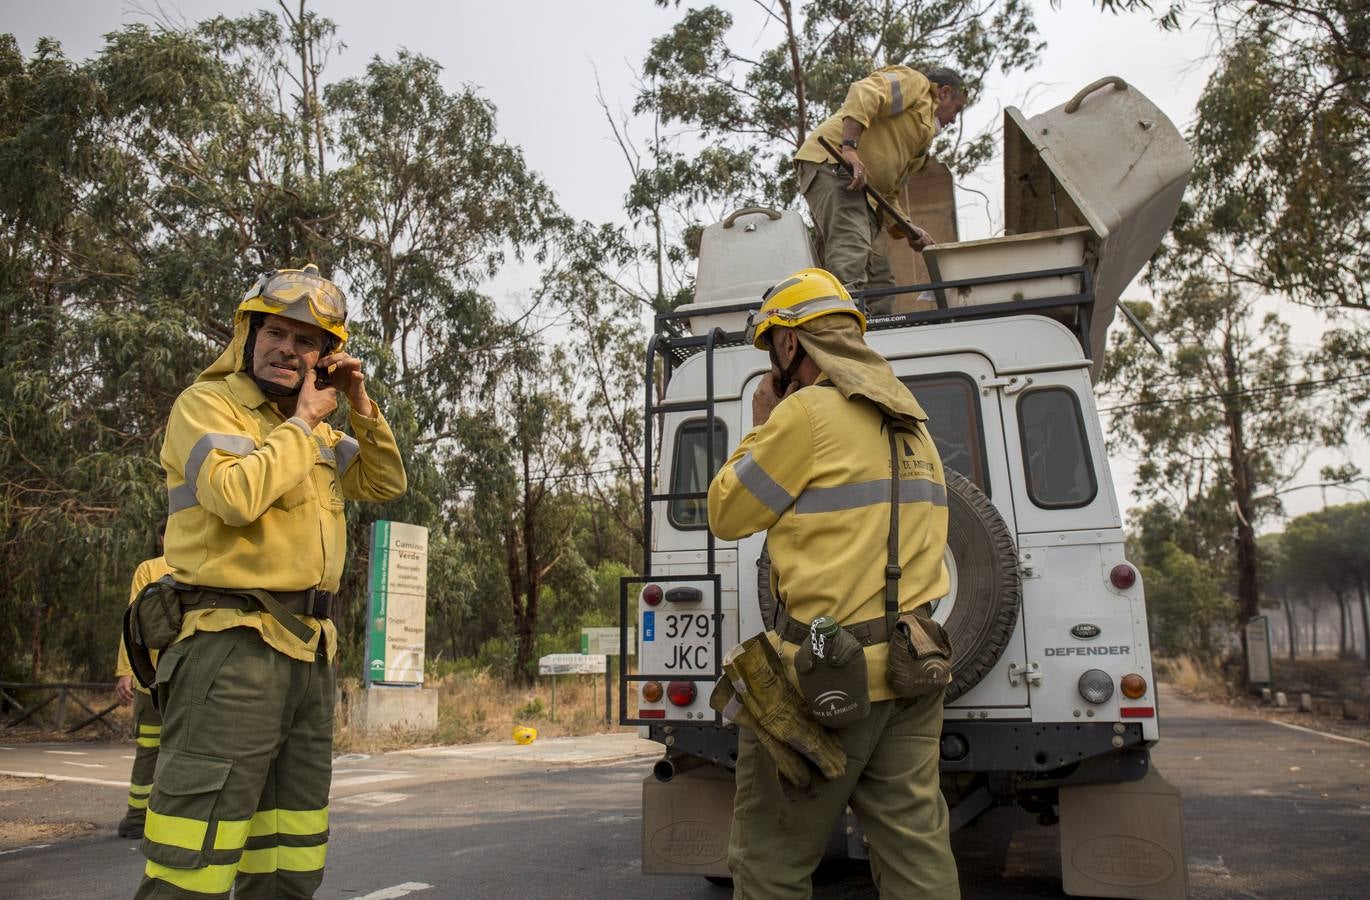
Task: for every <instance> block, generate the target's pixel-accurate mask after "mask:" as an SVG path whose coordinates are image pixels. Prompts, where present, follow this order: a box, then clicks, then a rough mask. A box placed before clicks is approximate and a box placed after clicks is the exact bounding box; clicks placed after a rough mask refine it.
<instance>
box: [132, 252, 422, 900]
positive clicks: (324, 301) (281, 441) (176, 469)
mask: <svg viewBox="0 0 1370 900" xmlns="http://www.w3.org/2000/svg"><path fill="white" fill-rule="evenodd" d="M346 317H347V305H346V299H345V298H344V296H343V294H342V292H341V291H340V290H339V289H338V287H337V286H336V285H334V284H333V283H332V282H331V281H329V280H327V279H325V278H323V277H322V276H321V275H320V274H319V270H318V269H317V268H316V267H314V266H306V267H305V268H304V269H280V270H277V271H274V272H270V273H267V274H265V275H263V276H262V277H261V278H259V279H258V280H257V282H256V283H255V284H254V285H253V286H252V288H251V289H250V290H249V291H248V292H247V294H246V296H245V297H244V299H243V301H242V303H241V304H240V305H239V306H238V310H237V313H236V315H235V316H234V322H233V339H232V341H231V342H230V344H229V346H228V348H227V349H226V350H225V351H224V353H223V355H221V356H220V357H219V359H218V360H217V361H216V362H214V363H213V364H212V365H211V366H210V367H209V368H208V369H206V370H205V371H204V372H202V373H201V374H200V377H199V378H198V379H197V380H196V382H195V383H194V384H193V385H191V386H190V387H189V388H187V389H186V390H185V391H184V392H182V393H181V395H180V396H179V397H178V398H177V399H176V403H175V405H174V406H173V407H172V411H171V417H170V420H169V421H168V423H167V435H166V440H165V442H164V444H163V445H162V452H161V461H162V467H163V469H164V470H165V471H166V476H167V493H168V512H169V515H170V518H169V521H168V524H167V533H166V559H167V563H168V564H169V565H170V567H171V579H166V580H163V581H161V582H157V583H156V586H155V588H154V589H152V590H150V591H148V592H144V594H143V595H142V596H140V597H139V599H138V601H137V605H136V607H135V618H136V620H137V630H138V632H139V633H140V634H141V635H143V637H144V638H146V637H147V636H148V635H155V634H158V633H159V631H161V630H168V629H170V630H173V631H174V635H175V639H174V640H171V641H169V643H170V645H169V646H168V647H167V648H166V649H165V650H164V651H163V652H162V654H161V658H160V659H159V660H158V661H157V668H156V679H155V685H154V687H155V691H156V694H157V698H158V702H159V704H160V706H161V708H162V710H163V716H164V719H165V723H164V725H163V728H162V745H161V759H160V760H159V761H158V764H157V775H156V780H155V783H154V786H153V789H152V796H151V799H150V800H149V802H148V810H147V823H146V827H145V831H144V836H143V843H142V849H143V852H144V854H145V855H146V856H147V860H148V861H147V867H146V870H145V875H144V878H143V881H142V884H141V885H140V887H139V889H138V892H137V895H136V896H137V897H139V898H152V897H178V898H189V897H194V898H199V900H203V898H208V897H227V896H228V893H229V890H230V889H233V890H234V894H235V896H236V897H238V898H254V897H310V896H313V894H314V891H315V890H316V889H317V888H318V886H319V884H320V882H321V881H322V879H323V867H324V857H325V853H326V848H327V842H328V789H329V783H330V780H331V756H332V743H333V685H334V674H333V666H332V661H333V657H334V654H335V653H336V652H337V630H336V628H335V627H334V624H333V618H334V615H335V613H336V608H335V605H334V596H333V592H334V591H336V590H337V588H338V584H339V579H340V577H341V575H342V569H343V561H344V558H345V551H346V537H347V532H346V522H345V520H344V517H343V500H344V498H352V499H359V500H371V501H384V500H390V499H394V498H396V497H399V496H400V495H401V494H403V493H404V491H405V487H406V481H405V472H404V464H403V462H402V460H401V458H400V453H399V448H398V447H397V446H396V443H395V436H394V434H393V433H392V432H391V430H390V426H389V425H388V424H387V423H386V421H385V419H384V418H383V417H382V416H381V413H380V410H379V409H378V408H377V406H376V404H375V403H374V402H372V400H371V398H370V397H369V396H368V394H367V390H366V380H365V377H364V375H363V373H362V364H361V362H360V361H359V360H357V359H356V358H355V357H352V356H350V355H348V354H347V353H346V352H344V350H343V347H344V346H345V344H346V341H347V327H346ZM339 394H342V395H344V396H346V397H347V401H348V404H349V406H350V415H349V422H350V424H351V429H352V432H353V434H354V435H355V437H351V436H348V435H346V434H343V433H342V432H340V431H337V430H335V429H334V428H332V427H331V426H329V425H328V424H327V423H326V422H325V421H324V420H325V419H326V418H327V417H328V416H329V415H330V414H331V413H332V412H333V411H334V410H335V409H336V408H337V404H338V395H339ZM159 618H160V619H162V620H163V621H158V619H159ZM148 646H155V644H154V643H148ZM137 667H138V666H137V664H136V663H135V670H136V669H137Z"/></svg>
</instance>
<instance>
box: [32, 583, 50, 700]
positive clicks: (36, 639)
mask: <svg viewBox="0 0 1370 900" xmlns="http://www.w3.org/2000/svg"><path fill="white" fill-rule="evenodd" d="M46 606H47V604H46V603H44V602H43V598H42V597H41V596H39V597H37V598H36V599H35V600H34V603H33V638H32V643H31V644H30V647H29V649H30V651H31V653H32V657H33V658H32V659H31V660H30V665H29V678H30V679H32V680H33V681H42V680H43V679H42V678H40V677H38V672H39V670H40V669H41V668H42V667H43V609H44V607H46Z"/></svg>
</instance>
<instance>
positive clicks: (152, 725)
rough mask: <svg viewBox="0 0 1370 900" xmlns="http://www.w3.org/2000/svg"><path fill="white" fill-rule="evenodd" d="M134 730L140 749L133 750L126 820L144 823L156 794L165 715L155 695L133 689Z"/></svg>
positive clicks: (137, 823) (131, 823)
mask: <svg viewBox="0 0 1370 900" xmlns="http://www.w3.org/2000/svg"><path fill="white" fill-rule="evenodd" d="M133 733H134V735H135V736H136V743H137V749H136V750H134V751H133V773H132V774H131V775H129V779H128V812H127V813H125V814H124V821H125V822H127V823H128V824H130V825H141V824H143V819H144V817H146V816H147V801H148V797H149V796H150V795H151V794H152V775H153V773H154V772H156V771H157V748H158V747H159V746H160V745H161V743H162V714H161V713H159V712H157V707H155V706H153V705H152V698H151V697H150V696H148V695H147V694H145V693H143V692H142V691H139V690H135V691H134V692H133Z"/></svg>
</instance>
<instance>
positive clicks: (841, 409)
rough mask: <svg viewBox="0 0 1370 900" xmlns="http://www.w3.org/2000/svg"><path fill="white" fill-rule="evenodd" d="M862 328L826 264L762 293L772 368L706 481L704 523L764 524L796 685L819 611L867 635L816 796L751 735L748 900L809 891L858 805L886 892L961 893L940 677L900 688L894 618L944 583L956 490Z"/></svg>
mask: <svg viewBox="0 0 1370 900" xmlns="http://www.w3.org/2000/svg"><path fill="white" fill-rule="evenodd" d="M865 325H866V322H865V318H864V316H862V314H861V313H860V311H859V310H857V308H856V307H855V305H854V304H853V303H852V300H851V297H850V296H849V295H848V294H847V292H846V290H845V289H844V288H843V287H842V285H841V284H840V283H838V281H837V279H836V278H835V277H834V276H833V275H832V274H830V273H828V272H826V271H823V270H821V269H805V270H802V271H800V272H797V273H795V275H793V276H791V277H790V278H788V279H786V280H785V281H782V282H780V283H779V284H777V285H776V286H775V287H773V288H771V290H770V291H768V292H767V294H766V298H765V302H764V303H763V304H762V306H761V309H760V310H758V311H757V312H756V313H755V314H753V319H752V321H751V323H750V325H749V331H750V332H751V337H752V340H753V343H754V344H755V345H756V346H757V347H758V348H763V349H767V350H769V352H770V355H771V362H772V366H773V368H772V370H771V372H770V373H769V374H768V375H766V376H763V377H762V378H761V382H760V385H759V386H758V387H757V390H756V392H755V394H754V395H753V397H752V423H753V428H752V430H751V431H750V432H748V433H747V434H746V435H745V436H744V437H743V438H742V441H741V443H740V444H739V445H738V447H737V449H736V450H734V451H733V453H732V455H731V457H729V459H728V461H727V462H726V463H725V464H724V465H723V467H722V468H721V469H720V470H719V472H718V474H717V476H715V478H714V480H713V483H712V484H710V486H709V527H710V528H711V529H712V530H713V532H714V533H715V534H716V535H717V536H718V537H720V538H722V539H724V540H736V539H739V538H742V537H744V536H746V535H749V534H754V533H756V532H758V531H761V530H763V529H769V532H768V536H767V541H768V544H769V547H770V554H771V566H772V590H773V592H774V594H775V596H777V598H778V599H779V600H780V601H781V602H782V603H783V604H784V608H783V611H782V612H781V613H780V615H779V617H778V620H777V623H776V628H777V631H776V632H770V633H768V634H767V635H766V637H767V638H768V639H769V640H770V641H771V643H772V645H774V646H775V647H776V648H777V649H778V651H779V656H780V658H781V659H782V660H783V661H784V665H785V668H786V670H787V671H786V675H787V676H788V677H789V678H790V680H791V681H792V682H794V683H796V684H797V683H798V681H799V679H798V677H797V676H796V674H795V657H796V653H797V652H798V651H799V648H800V646H801V645H802V644H804V642H805V641H806V640H807V639H808V637H809V623H811V622H812V621H813V620H814V619H816V618H818V617H820V616H830V617H832V618H834V619H836V621H837V623H838V624H839V625H841V626H843V627H844V628H846V629H847V630H848V632H849V633H850V634H852V635H853V636H855V637H857V639H858V640H859V641H860V643H861V644H862V645H863V651H864V656H865V662H866V675H867V679H866V685H865V688H866V690H867V691H868V693H869V700H870V711H869V713H868V714H867V715H866V716H865V717H864V718H863V719H861V720H860V721H857V722H855V723H853V724H849V725H847V726H846V727H844V728H842V729H841V730H839V731H836V732H835V734H837V736H838V737H839V738H840V740H841V742H842V745H843V749H844V750H845V751H846V756H847V765H846V771H845V772H844V773H843V774H841V775H840V776H838V777H836V778H834V779H832V780H830V781H822V780H817V779H816V782H817V783H816V786H815V788H814V790H813V791H812V792H811V793H810V795H809V796H806V797H800V798H799V799H795V800H792V799H789V797H787V795H786V792H785V791H783V790H782V787H781V784H780V780H779V778H778V776H777V770H776V766H775V764H774V762H773V761H772V759H771V757H770V756H769V755H768V754H767V753H766V752H765V751H764V750H763V749H761V747H760V745H759V743H758V740H757V738H756V736H755V735H754V734H753V733H752V732H751V731H750V730H748V729H745V728H744V729H742V730H741V736H740V745H739V748H738V759H737V770H736V773H737V794H736V799H735V802H734V808H733V823H732V838H731V841H730V845H729V852H728V864H729V868H730V869H731V871H732V875H733V885H734V896H735V897H738V898H766V900H781V898H807V897H808V896H810V892H811V885H810V875H811V873H812V872H813V870H814V868H815V867H816V866H817V864H818V862H819V860H820V858H821V857H822V854H823V849H824V846H825V845H826V844H827V842H828V837H829V835H830V834H831V832H832V830H833V827H834V826H835V824H836V823H837V822H838V820H839V817H840V816H841V815H842V814H843V811H844V808H845V807H846V806H847V805H848V804H849V803H850V805H851V806H852V808H853V809H854V810H855V811H856V813H857V815H858V816H859V817H860V819H861V824H862V826H863V827H864V828H865V832H866V837H867V839H868V840H869V842H870V848H871V870H872V873H873V876H874V878H875V882H876V885H877V886H878V888H879V890H880V894H881V896H883V897H899V898H938V900H947V898H956V897H958V896H959V887H958V881H957V875H956V864H955V860H954V859H953V858H952V855H951V844H950V835H949V828H948V823H949V819H948V814H947V806H946V802H945V801H944V800H943V798H942V794H941V791H940V790H939V786H938V747H939V741H940V737H941V729H942V698H943V695H944V692H945V690H944V687H945V682H943V683H942V686H941V687H938V688H936V689H934V690H931V691H930V692H927V693H924V694H923V695H922V696H921V697H918V698H917V699H896V692H895V690H894V689H893V688H892V686H891V684H890V683H889V680H888V679H887V660H888V659H889V658H890V654H891V652H892V651H891V644H890V643H888V641H889V639H890V630H889V628H888V627H887V623H888V622H889V618H888V617H886V616H885V615H883V614H884V613H885V612H886V610H887V607H888V608H891V609H892V608H893V607H894V605H895V599H894V598H895V596H896V593H897V608H898V610H899V612H901V613H903V614H904V617H905V618H907V615H908V614H909V613H911V612H912V611H914V610H916V609H918V608H919V607H921V606H923V605H924V604H927V603H929V602H930V601H932V600H934V599H937V598H939V597H941V596H943V595H945V594H946V592H947V590H948V576H947V572H946V567H945V565H944V563H943V550H944V548H945V546H946V536H947V506H946V486H945V482H944V479H943V473H942V464H941V460H940V459H939V457H938V455H937V450H936V448H935V447H934V445H933V443H932V439H931V437H930V435H929V433H928V430H927V427H926V425H925V421H926V418H927V417H926V415H925V414H924V412H923V410H922V408H921V407H920V406H919V405H918V402H917V400H915V399H914V397H913V395H912V394H911V393H910V392H909V390H908V388H907V387H905V386H904V385H903V384H902V383H901V382H899V381H898V379H896V378H895V376H894V373H893V371H892V370H891V369H890V366H889V363H887V362H886V361H885V360H884V359H883V358H881V357H880V356H879V355H878V354H876V353H875V352H874V351H873V350H871V349H870V347H868V346H867V345H866V343H865V341H864V339H863V337H862V335H863V334H864V332H865ZM891 432H892V433H893V435H894V439H893V441H892V440H891ZM892 445H893V446H894V447H895V448H896V449H895V451H893V453H894V456H896V457H897V458H898V461H899V466H898V469H899V471H898V481H897V489H898V494H899V497H900V503H899V511H898V518H897V521H892V518H893V517H892V515H891V508H890V499H891V496H892V493H891V492H892V490H893V488H894V485H893V484H892V483H891V482H892V478H891V463H892V461H893V457H892V451H891V446H892ZM892 532H893V533H892ZM895 553H897V557H898V564H897V565H891V560H892V559H893V558H894V554H895ZM887 590H888V591H889V594H888V601H887ZM899 621H900V622H901V623H902V622H903V621H904V619H903V618H901V619H900V620H899ZM791 793H793V792H791Z"/></svg>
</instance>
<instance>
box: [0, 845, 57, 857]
mask: <svg viewBox="0 0 1370 900" xmlns="http://www.w3.org/2000/svg"><path fill="white" fill-rule="evenodd" d="M51 846H52V845H51V844H30V845H29V846H27V847H15V848H14V849H13V850H0V856H4V855H5V854H6V853H23V852H24V851H25V850H42V849H43V848H44V847H51Z"/></svg>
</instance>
